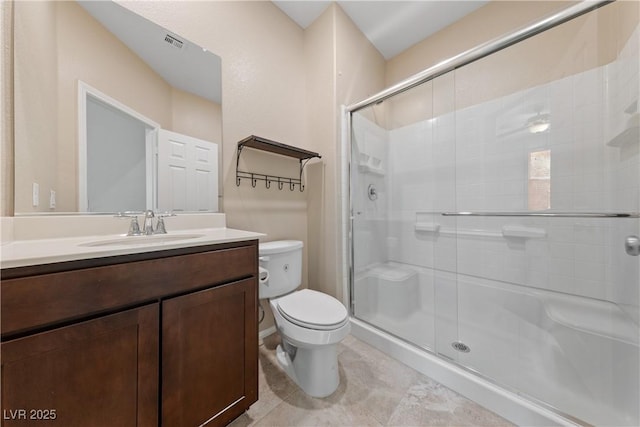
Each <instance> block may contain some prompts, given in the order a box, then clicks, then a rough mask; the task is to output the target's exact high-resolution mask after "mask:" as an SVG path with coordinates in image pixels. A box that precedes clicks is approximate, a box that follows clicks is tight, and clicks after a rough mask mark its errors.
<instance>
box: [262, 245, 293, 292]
mask: <svg viewBox="0 0 640 427" xmlns="http://www.w3.org/2000/svg"><path fill="white" fill-rule="evenodd" d="M302 246H303V245H302V242H301V241H299V240H277V241H274V242H267V243H260V245H259V249H258V251H259V254H260V267H263V268H266V269H267V270H268V271H269V277H268V279H267V280H264V279H261V280H260V281H259V287H258V292H259V295H260V298H274V297H278V296H281V295H285V294H288V293H289V292H292V291H293V290H294V289H296V288H297V287H298V286H300V284H301V283H302Z"/></svg>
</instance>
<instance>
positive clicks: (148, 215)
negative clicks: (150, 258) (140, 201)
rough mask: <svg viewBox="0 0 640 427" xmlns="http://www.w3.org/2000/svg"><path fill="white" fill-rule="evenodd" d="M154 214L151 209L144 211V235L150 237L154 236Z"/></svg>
mask: <svg viewBox="0 0 640 427" xmlns="http://www.w3.org/2000/svg"><path fill="white" fill-rule="evenodd" d="M154 216H155V215H154V213H153V211H152V210H151V209H149V210H146V211H144V225H143V227H142V234H144V235H146V236H150V235H151V234H153V217H154Z"/></svg>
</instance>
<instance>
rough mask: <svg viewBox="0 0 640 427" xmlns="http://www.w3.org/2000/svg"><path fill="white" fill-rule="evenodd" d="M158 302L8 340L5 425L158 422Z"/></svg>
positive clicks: (4, 378) (4, 372)
mask: <svg viewBox="0 0 640 427" xmlns="http://www.w3.org/2000/svg"><path fill="white" fill-rule="evenodd" d="M158 307H159V304H152V305H148V306H145V307H141V308H137V309H133V310H128V311H125V312H122V313H118V314H113V315H109V316H104V317H101V318H98V319H94V320H90V321H86V322H82V323H77V324H74V325H71V326H66V327H62V328H59V329H55V330H52V331H48V332H42V333H39V334H35V335H31V336H27V337H24V338H18V339H15V340H12V341H8V342H5V343H2V347H1V351H2V410H3V411H2V425H3V426H14V425H21V426H26V425H41V424H42V425H47V426H64V427H71V426H82V427H85V426H105V427H107V426H108V427H112V426H154V425H155V426H157V425H158V403H157V396H158V351H159V348H158V333H159V332H158V329H159V319H158Z"/></svg>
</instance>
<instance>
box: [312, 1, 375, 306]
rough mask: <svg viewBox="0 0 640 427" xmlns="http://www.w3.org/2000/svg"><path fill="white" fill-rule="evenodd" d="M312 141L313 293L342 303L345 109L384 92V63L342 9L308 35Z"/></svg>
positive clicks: (331, 10)
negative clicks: (319, 159)
mask: <svg viewBox="0 0 640 427" xmlns="http://www.w3.org/2000/svg"><path fill="white" fill-rule="evenodd" d="M305 54H306V58H307V97H308V100H307V109H308V110H307V114H308V117H309V131H310V136H309V137H310V139H311V141H312V143H313V147H314V149H315V150H316V151H318V152H320V153H321V154H322V156H323V163H322V164H321V165H320V164H316V165H312V166H311V167H309V174H308V176H309V178H310V181H311V183H312V184H313V187H312V188H310V192H309V196H308V197H309V219H308V220H309V247H310V252H309V253H310V256H309V271H310V274H309V287H310V288H312V289H316V290H319V291H322V292H326V293H328V294H330V295H333V296H336V297H337V298H339V299H342V297H343V295H342V290H343V286H342V285H343V283H342V274H343V272H342V252H341V240H340V236H341V228H340V227H341V212H342V204H341V197H342V195H341V179H342V178H341V173H340V165H341V163H340V162H341V144H342V141H341V138H340V126H341V121H340V105H348V104H350V103H353V102H355V101H357V100H360V99H363V98H366V97H367V96H369V95H372V94H374V93H376V92H378V91H380V90H382V89H384V59H383V57H382V55H381V54H380V53H379V52H378V51H377V50H376V49H375V48H374V47H373V45H372V44H371V43H370V42H369V41H368V40H367V39H366V37H365V36H364V35H363V34H362V33H361V32H360V30H358V29H357V27H356V26H355V24H354V23H353V22H352V21H351V20H350V19H349V17H348V16H347V15H346V14H345V13H344V11H343V10H342V9H341V8H340V7H339V6H338V5H337V4H335V3H334V4H332V5H330V6H329V7H328V8H327V10H325V12H324V13H323V14H322V15H321V16H320V17H319V18H318V19H317V20H316V21H315V22H314V23H313V24H312V25H311V26H310V27H309V28H307V29H306V31H305Z"/></svg>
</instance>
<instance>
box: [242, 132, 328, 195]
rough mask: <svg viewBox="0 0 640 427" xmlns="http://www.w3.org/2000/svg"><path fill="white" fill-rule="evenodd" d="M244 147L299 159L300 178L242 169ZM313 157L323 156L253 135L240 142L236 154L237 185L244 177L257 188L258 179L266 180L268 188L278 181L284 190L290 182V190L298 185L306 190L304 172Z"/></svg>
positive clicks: (265, 183) (279, 188) (302, 189)
mask: <svg viewBox="0 0 640 427" xmlns="http://www.w3.org/2000/svg"><path fill="white" fill-rule="evenodd" d="M244 148H253V149H255V150H262V151H267V152H269V153H274V154H279V155H281V156H287V157H293V158H296V159H298V161H299V175H298V178H290V177H283V176H276V175H265V174H262V173H256V172H247V171H241V170H240V168H239V165H240V154H242V150H243V149H244ZM313 158H319V159H320V158H322V156H321V155H320V154H318V153H315V152H313V151H308V150H304V149H302V148H298V147H293V146H291V145H286V144H282V143H280V142H276V141H271V140H269V139H266V138H261V137H259V136H255V135H251V136H249V137H247V138H245V139H243V140H242V141H239V142H238V152H237V154H236V185H237V186H240V183H241V181H242V180H243V179H248V180H250V181H251V186H252V187H253V188H255V187H256V186H257V184H258V181H264V185H265V187H266V188H271V183H272V182H277V183H278V190H282V189H283V188H284V185H285V184H289V190H291V191H294V190H295V189H296V186H297V187H298V190H300V191H301V192H302V191H304V184H303V183H302V172H303V171H304V167H305V166H306V165H307V163H308V162H309V160H311V159H313Z"/></svg>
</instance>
